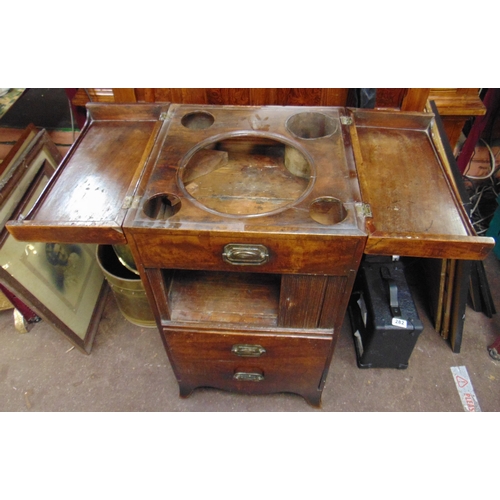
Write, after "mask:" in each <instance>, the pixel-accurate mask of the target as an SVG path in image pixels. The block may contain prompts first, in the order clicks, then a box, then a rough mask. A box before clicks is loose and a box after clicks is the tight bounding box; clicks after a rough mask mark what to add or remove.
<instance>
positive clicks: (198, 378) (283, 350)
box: [163, 327, 332, 406]
mask: <svg viewBox="0 0 500 500" xmlns="http://www.w3.org/2000/svg"><path fill="white" fill-rule="evenodd" d="M315 331H316V332H318V330H315ZM163 334H164V336H165V339H166V342H167V345H168V351H169V355H170V359H171V362H172V365H173V367H174V371H175V373H176V375H177V379H178V382H179V386H180V393H181V396H188V395H189V394H190V393H191V392H192V391H193V390H194V389H195V388H196V387H213V388H216V389H223V390H228V391H233V392H240V393H247V394H269V393H276V392H293V393H295V394H300V395H301V396H302V397H304V398H305V399H306V400H307V401H308V402H309V403H310V404H312V405H314V406H317V405H319V404H320V397H321V389H322V381H323V380H324V376H326V372H325V370H326V367H327V359H328V357H329V353H330V349H331V346H332V335H331V334H330V335H328V334H326V333H325V334H324V335H319V334H318V333H310V334H308V333H299V332H296V333H295V334H293V335H286V334H285V333H283V330H281V332H279V331H277V330H276V331H275V332H272V333H266V332H264V331H263V332H245V333H237V332H231V331H217V330H201V329H198V330H189V331H186V330H185V329H183V328H181V327H179V328H176V327H165V328H164V329H163Z"/></svg>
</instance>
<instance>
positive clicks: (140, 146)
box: [7, 104, 168, 244]
mask: <svg viewBox="0 0 500 500" xmlns="http://www.w3.org/2000/svg"><path fill="white" fill-rule="evenodd" d="M88 108H89V119H88V122H87V123H86V125H85V127H84V129H83V130H82V132H81V134H80V137H79V138H78V140H77V141H76V142H75V144H74V145H73V146H72V148H71V149H70V151H69V152H68V154H67V155H66V157H65V158H64V160H63V162H62V163H61V165H60V166H59V168H58V169H57V171H56V173H55V174H54V176H53V177H52V179H51V181H50V183H49V184H48V186H47V187H46V189H45V190H44V192H43V193H42V195H41V196H40V198H39V200H38V201H37V204H36V206H35V207H34V209H33V210H32V211H31V212H30V213H29V214H28V215H27V217H26V218H25V219H24V220H22V221H21V220H18V221H10V222H9V223H8V224H7V228H8V230H9V232H10V233H11V234H13V235H14V237H15V238H16V239H18V240H22V241H39V242H44V241H46V242H64V243H71V242H75V243H76V242H78V243H99V244H115V243H126V238H125V235H124V233H123V230H122V224H123V220H124V218H125V215H126V213H127V210H128V209H129V208H130V207H131V206H132V205H133V201H134V195H135V192H136V190H137V186H138V184H139V182H140V179H141V178H142V177H143V175H145V171H147V170H148V165H149V164H150V163H151V162H154V155H155V154H157V153H158V150H159V146H158V144H157V143H158V142H159V141H160V138H159V133H160V130H161V128H162V126H165V127H166V126H168V124H166V123H165V122H164V121H162V120H160V116H161V114H162V113H163V112H165V111H166V110H167V109H168V104H166V105H156V104H155V105H142V104H139V105H129V104H127V105H118V104H100V105H97V104H93V105H89V106H88ZM155 146H156V148H155Z"/></svg>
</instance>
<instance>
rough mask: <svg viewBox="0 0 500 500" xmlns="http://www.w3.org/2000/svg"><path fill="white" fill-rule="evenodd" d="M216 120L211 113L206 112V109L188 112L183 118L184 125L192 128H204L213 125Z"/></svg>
mask: <svg viewBox="0 0 500 500" xmlns="http://www.w3.org/2000/svg"><path fill="white" fill-rule="evenodd" d="M214 121H215V118H214V117H213V116H212V115H211V114H210V113H206V112H205V111H195V112H194V113H188V114H187V115H184V116H183V117H182V119H181V123H182V125H183V126H184V127H186V128H188V129H190V130H204V129H206V128H208V127H211V126H212V124H213V123H214Z"/></svg>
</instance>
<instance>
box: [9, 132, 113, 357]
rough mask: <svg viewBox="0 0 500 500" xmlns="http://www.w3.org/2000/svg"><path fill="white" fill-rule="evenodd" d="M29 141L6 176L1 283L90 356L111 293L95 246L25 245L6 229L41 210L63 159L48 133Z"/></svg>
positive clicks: (41, 133)
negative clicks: (38, 205) (41, 199)
mask: <svg viewBox="0 0 500 500" xmlns="http://www.w3.org/2000/svg"><path fill="white" fill-rule="evenodd" d="M29 142H30V143H29V144H28V145H27V146H26V147H25V148H24V150H23V151H22V153H21V154H20V155H19V156H18V158H17V159H16V160H15V162H14V163H13V164H12V165H11V166H10V168H8V169H5V170H4V171H3V172H2V174H1V177H0V198H1V199H2V202H1V205H0V228H1V233H0V281H1V282H2V284H3V285H4V286H5V287H6V288H8V289H9V290H10V291H11V292H12V293H13V294H14V295H16V296H17V297H19V298H21V299H22V300H23V302H25V303H26V304H27V305H28V306H29V307H31V308H32V309H33V310H34V311H35V312H36V313H37V314H38V315H39V316H40V317H41V318H42V319H43V320H44V321H47V322H48V323H50V324H51V325H52V326H53V327H54V328H55V329H56V330H58V331H59V332H61V333H62V334H63V335H65V336H66V338H67V339H68V340H69V341H70V342H72V343H73V344H74V345H75V346H76V347H78V348H79V349H80V350H82V351H83V352H85V353H90V352H91V349H92V343H93V340H94V337H95V333H96V331H97V327H98V324H99V320H100V317H101V314H102V309H103V307H104V303H105V300H104V295H105V294H106V293H107V290H108V288H107V285H106V282H105V280H104V276H103V274H102V271H101V269H100V268H99V265H98V264H97V261H96V258H95V245H88V244H82V245H80V244H62V243H32V242H30V243H26V242H20V241H17V240H16V239H15V238H14V237H13V236H11V235H10V234H9V232H8V231H7V229H6V228H5V223H6V222H7V221H8V220H14V219H19V218H23V217H25V216H26V215H27V214H28V212H29V211H30V210H31V209H32V208H33V207H34V206H35V203H36V201H37V200H38V198H39V197H40V195H41V193H42V191H43V190H44V188H45V186H46V185H47V184H48V182H49V179H50V178H51V176H52V175H53V173H54V172H55V170H56V168H57V166H58V164H59V162H60V160H61V156H60V154H59V152H58V150H57V148H56V147H55V145H54V144H53V143H52V141H51V140H50V137H49V136H48V134H47V132H46V131H45V130H41V131H40V132H38V133H37V134H36V136H35V137H34V138H31V139H29ZM6 191H7V192H6Z"/></svg>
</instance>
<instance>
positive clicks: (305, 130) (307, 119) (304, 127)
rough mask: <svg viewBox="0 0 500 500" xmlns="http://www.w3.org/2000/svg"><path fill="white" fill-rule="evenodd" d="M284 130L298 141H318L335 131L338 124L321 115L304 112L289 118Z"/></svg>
mask: <svg viewBox="0 0 500 500" xmlns="http://www.w3.org/2000/svg"><path fill="white" fill-rule="evenodd" d="M286 128H287V129H288V130H289V131H290V132H291V133H292V134H293V135H295V136H296V137H299V138H300V139H320V138H321V137H328V136H330V135H332V134H334V133H335V132H336V131H337V128H338V123H337V121H336V120H334V119H333V118H331V117H330V116H326V115H324V114H323V113H316V112H304V113H297V114H296V115H293V116H291V117H290V118H289V119H288V120H287V122H286Z"/></svg>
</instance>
